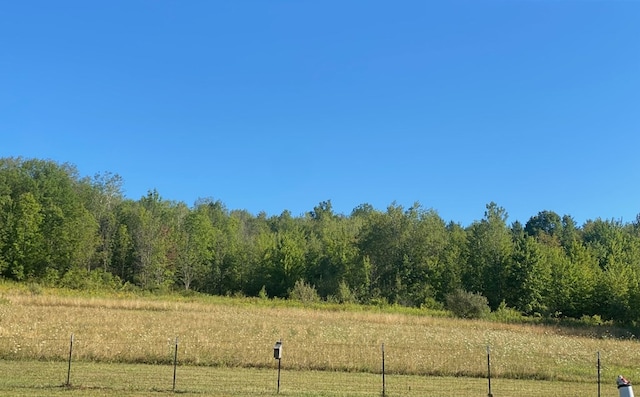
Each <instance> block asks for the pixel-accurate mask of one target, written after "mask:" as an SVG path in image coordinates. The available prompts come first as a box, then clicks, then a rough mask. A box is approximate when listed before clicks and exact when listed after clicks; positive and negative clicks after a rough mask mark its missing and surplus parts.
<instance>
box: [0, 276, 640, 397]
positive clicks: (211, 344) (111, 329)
mask: <svg viewBox="0 0 640 397" xmlns="http://www.w3.org/2000/svg"><path fill="white" fill-rule="evenodd" d="M71 334H73V335H74V344H73V356H72V358H73V360H72V371H71V384H72V385H73V386H72V387H71V388H69V389H68V388H65V387H62V385H63V384H64V383H65V381H66V376H67V363H66V360H67V358H68V354H69V347H70V335H71ZM176 338H178V362H179V366H178V371H177V387H176V388H177V391H178V392H180V393H181V394H193V395H206V396H250V395H272V394H275V389H276V376H277V373H276V369H275V368H276V367H277V362H276V360H274V359H273V357H272V352H273V350H272V349H273V345H274V343H275V341H276V340H278V339H282V341H283V344H284V347H283V359H282V370H283V372H282V389H281V393H280V394H281V395H296V396H297V395H300V396H357V395H363V396H364V395H367V396H374V395H379V394H380V392H381V390H382V380H381V375H380V372H381V361H382V360H381V345H382V344H383V343H384V345H385V369H386V374H387V376H386V385H387V388H386V389H387V395H390V396H399V395H402V396H412V395H415V396H418V395H431V396H438V395H440V396H453V395H458V396H459V395H469V396H472V395H477V396H480V395H485V396H486V395H487V380H486V379H485V377H486V372H487V361H486V358H487V357H486V347H487V346H488V345H489V346H491V353H492V356H491V357H492V362H491V363H492V375H493V379H492V389H493V394H494V396H543V395H544V396H549V395H554V396H588V395H593V396H596V395H597V384H596V374H597V373H596V353H597V352H600V355H601V360H602V382H603V384H602V393H601V395H602V396H617V395H618V392H617V390H616V388H615V377H616V376H617V375H618V374H624V375H625V376H626V377H628V378H630V379H631V380H632V381H633V380H634V379H640V349H639V347H640V345H639V344H638V342H637V341H636V340H634V339H617V338H614V337H609V336H607V333H606V332H603V330H602V329H599V328H586V327H580V328H569V327H558V326H544V325H522V324H519V325H517V324H502V323H492V322H486V321H468V320H460V319H454V318H447V317H442V316H440V317H433V316H426V315H417V314H416V313H413V314H402V313H390V312H385V311H379V310H363V309H357V308H351V309H349V310H340V309H339V308H336V307H335V306H327V308H304V307H294V306H290V305H287V304H283V303H282V302H270V301H260V302H258V301H255V300H247V299H232V298H216V299H211V298H179V297H172V298H159V297H147V298H144V297H131V296H124V297H119V296H115V295H114V296H102V297H87V296H79V295H73V294H67V295H65V294H64V293H61V292H60V291H56V292H52V291H47V290H43V291H40V290H38V291H37V293H33V291H29V290H28V289H24V288H15V287H11V288H10V287H7V286H0V359H1V361H0V373H2V374H4V375H3V377H2V380H1V381H0V395H7V396H8V395H12V396H13V395H57V394H60V395H62V394H64V395H89V396H91V395H114V396H115V395H118V396H120V395H130V396H142V395H149V393H151V392H153V393H154V394H153V395H156V393H159V394H162V393H172V376H173V367H172V365H171V364H172V361H173V355H174V353H175V351H174V349H175V340H176Z"/></svg>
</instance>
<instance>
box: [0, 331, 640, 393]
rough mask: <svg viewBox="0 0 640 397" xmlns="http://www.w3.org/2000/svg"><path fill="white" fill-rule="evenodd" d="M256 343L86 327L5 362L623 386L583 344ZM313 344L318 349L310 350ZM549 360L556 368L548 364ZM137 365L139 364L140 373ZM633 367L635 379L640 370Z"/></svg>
mask: <svg viewBox="0 0 640 397" xmlns="http://www.w3.org/2000/svg"><path fill="white" fill-rule="evenodd" d="M273 342H276V341H273ZM257 346H260V348H259V349H256V350H255V351H253V352H252V355H251V359H248V358H247V356H246V355H241V356H240V357H237V354H236V353H237V352H234V349H233V347H228V346H224V344H222V345H219V344H216V343H213V342H211V341H202V340H189V339H182V338H180V337H175V336H171V337H166V338H163V339H160V338H156V339H146V340H142V339H141V340H138V341H136V343H132V342H130V341H125V342H120V341H110V340H103V339H89V338H83V337H82V335H81V334H76V335H73V334H72V335H69V336H67V337H61V338H51V339H28V338H22V337H11V336H3V337H0V359H2V360H3V361H4V362H5V363H11V362H13V363H16V362H21V363H28V362H33V361H37V362H45V363H49V365H53V366H54V368H55V370H52V372H53V374H52V372H48V374H49V375H48V376H49V378H47V379H43V374H42V373H37V372H36V373H33V374H31V375H30V374H28V371H26V370H25V371H23V372H22V373H21V376H22V378H23V380H24V379H26V381H25V382H27V383H31V384H33V385H43V383H44V384H45V385H46V384H49V385H58V386H60V385H62V386H67V387H76V386H79V385H81V386H84V387H92V388H105V389H108V388H121V389H127V388H131V387H133V386H132V385H136V386H135V387H138V388H140V387H142V388H146V389H147V390H156V391H177V390H179V391H182V392H184V391H197V390H201V389H203V388H205V389H206V388H207V387H212V388H218V389H221V390H225V389H226V390H233V388H234V387H245V388H246V387H249V386H248V385H251V382H249V378H251V377H253V378H255V379H253V381H254V384H253V386H251V387H253V388H254V389H255V390H257V391H259V392H257V393H256V394H264V391H269V390H273V391H274V393H276V394H277V393H278V392H280V389H281V387H282V390H283V391H287V392H288V393H289V394H294V395H295V392H294V391H300V390H303V389H310V390H313V391H315V392H318V393H325V394H322V395H331V390H336V389H337V390H342V391H344V390H347V392H346V393H347V394H339V395H363V396H366V395H370V396H378V395H383V396H398V395H402V396H414V395H415V396H419V395H420V396H422V395H431V396H454V395H455V396H461V395H465V396H466V395H468V396H481V395H486V396H490V397H491V396H509V397H511V396H521V397H538V396H549V395H552V396H567V397H569V396H581V397H584V396H597V397H614V396H618V395H619V392H618V390H617V388H616V384H615V379H616V377H617V376H618V375H619V374H618V373H616V371H617V370H618V366H617V365H608V361H607V360H608V359H609V358H611V357H612V356H613V355H614V354H615V352H580V354H577V355H574V356H572V357H570V358H568V360H569V361H571V362H567V363H566V365H564V366H563V365H562V364H563V363H558V362H557V361H558V358H557V357H555V356H554V357H549V360H553V361H554V363H553V364H554V365H553V366H551V365H549V364H550V362H545V360H544V359H542V360H540V359H539V358H538V361H540V362H532V361H531V360H527V357H526V356H525V352H518V353H517V354H522V355H523V357H522V359H521V360H515V361H514V360H513V357H509V360H505V358H506V355H507V352H505V351H500V350H495V351H494V350H492V348H491V346H470V347H469V349H468V350H467V351H464V352H460V351H456V352H451V351H447V348H446V346H430V347H424V348H415V347H408V346H407V345H406V344H404V343H393V342H391V343H388V342H387V343H380V344H379V343H370V344H367V343H355V344H352V343H348V342H341V343H330V344H325V345H324V346H322V347H321V348H320V349H318V347H317V346H316V347H314V349H313V350H311V349H310V348H309V347H308V346H304V345H303V344H302V343H287V341H283V343H282V345H280V347H278V345H274V344H273V343H272V342H266V341H263V342H262V343H259V344H257ZM310 351H313V352H315V354H313V355H310V354H309V352H310ZM318 352H320V353H318ZM244 354H246V353H244ZM510 354H513V352H511V353H510ZM580 360H582V361H583V362H579V361H580ZM503 361H508V363H509V365H508V366H506V365H505V364H504V363H503ZM514 362H516V363H517V364H514ZM116 364H117V365H116ZM545 365H547V366H549V368H550V369H547V370H544V366H545ZM131 366H136V367H137V369H136V370H135V371H132V370H131V368H132V367H131ZM516 367H517V368H516ZM26 368H27V367H26ZM228 368H235V369H237V370H238V371H242V370H243V369H254V370H255V371H254V372H249V373H248V375H246V376H244V378H243V380H242V382H241V383H238V382H239V381H238V380H237V379H235V378H234V377H229V376H225V375H223V376H220V371H221V370H225V369H228ZM552 368H556V369H555V370H554V369H552ZM557 368H561V369H560V370H558V369H557ZM584 368H587V370H586V372H585V370H584ZM140 371H142V372H144V374H145V375H144V376H143V377H141V376H136V377H135V378H131V375H130V374H131V373H136V374H139V373H140ZM276 371H277V385H276V381H275V379H276ZM280 371H282V373H283V374H282V384H281V374H280ZM625 375H627V376H628V377H631V379H633V377H632V376H636V375H637V374H635V373H633V374H625ZM30 376H31V378H30ZM363 376H364V377H366V380H365V381H364V382H363V381H361V379H363V378H362V377H363ZM638 376H640V375H638ZM356 377H357V381H356ZM142 378H144V382H142V381H141V379H142ZM234 382H235V383H238V384H235V385H234ZM206 385H209V386H206ZM356 388H357V389H356ZM322 390H325V392H322ZM348 390H351V392H349V391H348ZM247 395H251V392H250V391H249V392H247Z"/></svg>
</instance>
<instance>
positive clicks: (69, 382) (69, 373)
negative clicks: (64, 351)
mask: <svg viewBox="0 0 640 397" xmlns="http://www.w3.org/2000/svg"><path fill="white" fill-rule="evenodd" d="M72 354H73V334H71V342H70V343H69V366H68V367H67V383H66V386H67V387H69V386H71V355H72Z"/></svg>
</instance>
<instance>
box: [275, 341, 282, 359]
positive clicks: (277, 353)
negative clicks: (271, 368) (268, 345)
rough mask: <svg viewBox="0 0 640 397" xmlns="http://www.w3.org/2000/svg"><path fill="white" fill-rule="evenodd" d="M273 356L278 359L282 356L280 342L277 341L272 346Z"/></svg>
mask: <svg viewBox="0 0 640 397" xmlns="http://www.w3.org/2000/svg"><path fill="white" fill-rule="evenodd" d="M273 358H275V359H276V360H280V359H281V358H282V342H281V341H277V342H276V344H275V346H273Z"/></svg>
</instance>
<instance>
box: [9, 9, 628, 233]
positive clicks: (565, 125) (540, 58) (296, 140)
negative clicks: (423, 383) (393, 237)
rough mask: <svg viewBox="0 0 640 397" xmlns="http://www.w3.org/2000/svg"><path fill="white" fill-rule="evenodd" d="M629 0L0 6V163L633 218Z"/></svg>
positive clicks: (179, 182)
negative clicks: (35, 161) (34, 161)
mask: <svg viewBox="0 0 640 397" xmlns="http://www.w3.org/2000/svg"><path fill="white" fill-rule="evenodd" d="M639 152H640V1H533V0H531V1H518V0H513V1H506V0H505V1H477V0H474V1H468V2H466V1H465V2H462V1H438V2H436V1H426V0H420V1H372V0H366V1H365V0H354V1H343V0H337V1H332V0H330V1H304V0H302V1H293V0H291V1H278V0H273V1H271V0H270V1H265V0H254V1H248V0H247V1H243V0H239V1H213V0H207V1H193V0H190V1H163V0H148V1H137V0H126V1H119V0H109V1H85V0H79V1H67V0H59V1H48V0H47V1H30V0H25V1H5V2H3V4H2V6H0V157H9V156H22V157H25V158H40V159H51V160H55V161H57V162H69V163H71V164H74V165H76V166H77V168H78V170H79V172H80V174H81V175H82V176H91V175H94V174H95V173H97V172H104V171H110V172H113V173H117V174H120V175H121V176H122V177H123V179H124V182H125V183H124V190H125V195H126V196H127V197H129V198H132V199H138V198H140V197H141V196H143V195H144V194H145V193H146V192H147V191H148V190H150V189H154V188H155V189H157V190H158V192H159V193H160V195H161V196H162V197H163V198H164V199H167V200H175V201H184V202H185V203H187V204H189V205H192V204H193V203H194V202H195V201H196V199H198V198H199V197H212V198H214V199H219V200H221V201H222V202H224V203H225V204H226V206H227V208H229V209H246V210H248V211H250V212H251V213H254V214H257V213H258V212H260V211H266V212H267V213H268V214H269V215H278V214H280V213H281V212H282V211H283V210H285V209H286V210H290V211H291V212H292V214H293V215H294V216H297V215H300V214H303V213H304V212H307V211H310V210H312V209H313V207H314V206H315V205H317V204H318V203H319V202H321V201H324V200H331V202H332V204H333V207H334V210H335V211H336V212H338V213H343V214H346V215H348V214H350V213H351V211H352V210H353V209H354V208H355V207H356V206H358V205H360V204H363V203H368V204H371V205H372V206H374V207H375V208H377V209H380V210H384V209H386V207H387V206H388V205H389V204H391V203H392V202H394V201H395V202H396V203H397V204H400V205H403V206H405V207H409V206H411V205H412V204H413V203H414V202H415V201H419V202H420V203H421V204H422V205H423V206H424V207H425V208H433V209H435V210H436V211H438V213H439V214H440V215H441V216H442V217H443V218H444V219H445V220H446V221H450V220H452V221H455V222H459V223H461V224H463V225H468V224H470V223H471V222H472V221H474V220H479V219H481V218H482V217H483V214H484V210H485V205H486V204H487V203H489V202H491V201H494V202H496V203H498V204H499V205H500V206H502V207H504V208H505V209H506V210H507V212H508V213H509V222H513V221H515V220H520V221H521V222H523V223H524V222H526V221H527V220H528V219H529V218H530V217H531V216H533V215H535V214H537V213H538V212H539V211H541V210H551V211H555V212H557V213H559V214H560V215H563V214H569V215H572V216H573V217H574V218H575V219H576V221H577V222H578V223H580V224H581V223H583V222H584V221H585V220H587V219H595V218H597V217H600V218H605V219H611V218H615V219H622V220H623V222H631V221H633V220H634V219H635V217H636V215H637V214H638V213H640V156H639Z"/></svg>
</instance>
